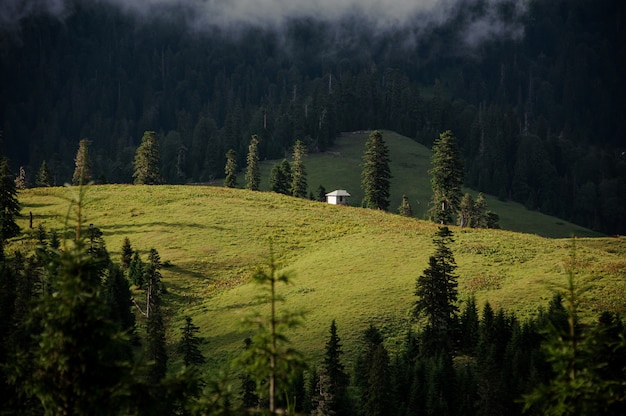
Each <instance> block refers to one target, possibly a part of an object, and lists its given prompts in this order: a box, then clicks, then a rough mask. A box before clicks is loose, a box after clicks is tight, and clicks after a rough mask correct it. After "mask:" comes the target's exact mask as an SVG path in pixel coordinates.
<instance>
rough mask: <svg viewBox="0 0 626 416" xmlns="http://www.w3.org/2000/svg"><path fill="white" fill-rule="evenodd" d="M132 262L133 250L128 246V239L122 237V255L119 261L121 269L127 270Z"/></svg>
mask: <svg viewBox="0 0 626 416" xmlns="http://www.w3.org/2000/svg"><path fill="white" fill-rule="evenodd" d="M132 261H133V248H132V247H131V245H130V239H129V238H128V237H124V243H123V244H122V255H121V259H120V264H121V266H122V269H124V270H128V269H129V268H130V264H131V262H132Z"/></svg>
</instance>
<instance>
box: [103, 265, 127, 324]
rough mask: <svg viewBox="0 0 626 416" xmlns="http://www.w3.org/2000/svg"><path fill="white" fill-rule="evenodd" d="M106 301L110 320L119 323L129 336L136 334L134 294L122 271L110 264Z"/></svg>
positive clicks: (107, 274)
mask: <svg viewBox="0 0 626 416" xmlns="http://www.w3.org/2000/svg"><path fill="white" fill-rule="evenodd" d="M104 293H105V299H106V302H107V305H108V310H109V318H110V319H111V320H113V321H114V322H117V323H118V325H119V327H120V329H122V330H123V331H126V333H128V334H133V333H134V332H135V315H134V314H133V313H132V307H133V304H132V301H131V299H132V294H131V292H130V286H129V284H128V280H126V277H125V276H124V272H123V271H122V269H121V268H120V267H119V266H118V265H116V264H114V263H113V262H109V266H108V268H107V271H106V274H105V281H104Z"/></svg>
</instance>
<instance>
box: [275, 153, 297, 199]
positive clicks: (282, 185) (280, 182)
mask: <svg viewBox="0 0 626 416" xmlns="http://www.w3.org/2000/svg"><path fill="white" fill-rule="evenodd" d="M292 180H293V179H292V175H291V164H290V163H289V161H288V160H287V159H283V161H282V162H280V163H276V164H274V166H272V170H271V172H270V190H271V191H272V192H276V193H279V194H284V195H291V182H292Z"/></svg>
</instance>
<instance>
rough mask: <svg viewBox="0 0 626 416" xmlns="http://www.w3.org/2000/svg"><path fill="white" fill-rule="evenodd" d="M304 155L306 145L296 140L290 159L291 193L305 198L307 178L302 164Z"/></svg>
mask: <svg viewBox="0 0 626 416" xmlns="http://www.w3.org/2000/svg"><path fill="white" fill-rule="evenodd" d="M305 157H306V147H305V146H304V143H302V141H300V140H296V144H295V145H294V147H293V156H292V161H291V187H290V189H291V195H292V196H295V197H297V198H306V196H307V187H308V186H307V180H306V176H307V174H306V168H305V166H304V158H305Z"/></svg>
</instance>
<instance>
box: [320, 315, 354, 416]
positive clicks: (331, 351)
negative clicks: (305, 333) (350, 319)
mask: <svg viewBox="0 0 626 416" xmlns="http://www.w3.org/2000/svg"><path fill="white" fill-rule="evenodd" d="M325 350H326V351H325V355H324V365H323V367H322V369H321V370H320V379H319V384H320V388H319V389H318V391H319V392H320V395H321V396H322V397H321V398H320V399H319V400H318V402H323V405H321V404H320V405H319V407H322V408H327V409H328V410H329V411H330V412H334V414H347V413H349V411H350V403H349V401H348V385H349V382H350V377H349V376H348V374H346V372H345V367H344V365H343V363H342V362H341V356H342V355H343V350H342V344H341V339H340V338H339V335H338V334H337V324H336V323H335V320H334V319H333V321H332V322H331V324H330V334H329V337H328V341H326V349H325ZM325 414H328V413H325Z"/></svg>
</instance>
